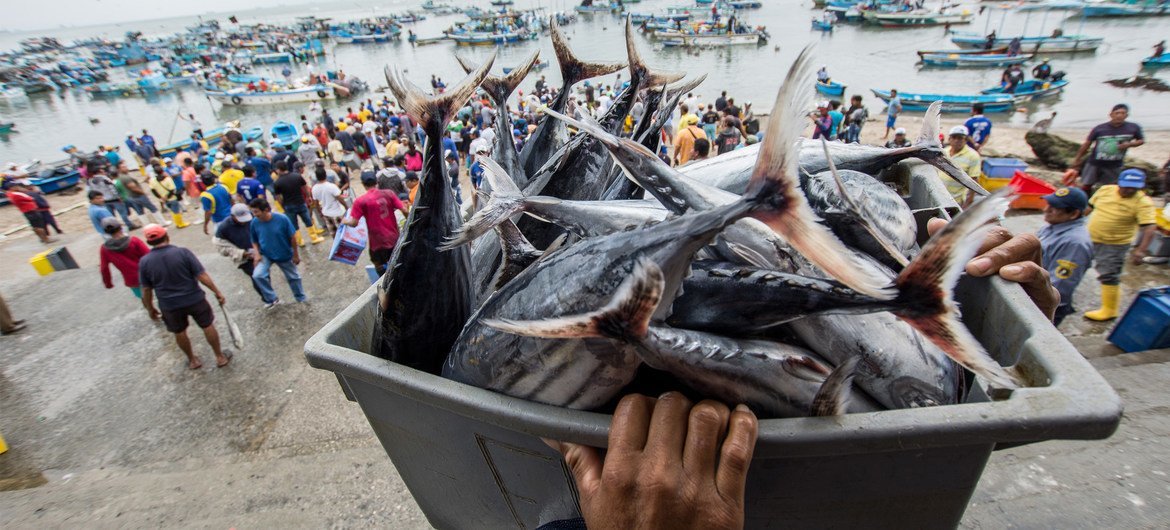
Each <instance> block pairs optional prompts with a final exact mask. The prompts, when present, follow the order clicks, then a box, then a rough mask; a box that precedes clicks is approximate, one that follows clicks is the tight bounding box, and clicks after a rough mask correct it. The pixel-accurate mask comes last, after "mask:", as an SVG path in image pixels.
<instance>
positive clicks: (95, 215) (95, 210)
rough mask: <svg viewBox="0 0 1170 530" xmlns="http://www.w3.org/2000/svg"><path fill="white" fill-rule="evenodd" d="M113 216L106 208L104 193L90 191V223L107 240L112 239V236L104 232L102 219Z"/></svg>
mask: <svg viewBox="0 0 1170 530" xmlns="http://www.w3.org/2000/svg"><path fill="white" fill-rule="evenodd" d="M113 216H114V214H112V213H110V209H109V208H106V198H105V196H104V195H102V192H100V191H97V190H89V222H91V223H93V229H94V230H97V233H99V234H101V235H102V237H104V238H106V239H109V238H110V234H107V233H106V231H105V230H102V219H105V218H107V217H113Z"/></svg>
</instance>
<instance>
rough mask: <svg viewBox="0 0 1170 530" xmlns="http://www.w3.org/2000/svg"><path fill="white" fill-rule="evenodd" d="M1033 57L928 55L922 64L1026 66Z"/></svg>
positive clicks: (985, 54) (996, 54) (987, 54)
mask: <svg viewBox="0 0 1170 530" xmlns="http://www.w3.org/2000/svg"><path fill="white" fill-rule="evenodd" d="M1032 57H1033V56H1031V55H1008V54H1000V53H984V54H967V53H945V54H944V53H937V54H932V53H927V54H924V55H922V64H925V65H927V66H950V67H962V66H975V67H990V66H1008V65H1012V64H1024V63H1025V62H1028V60H1030V59H1031V58H1032Z"/></svg>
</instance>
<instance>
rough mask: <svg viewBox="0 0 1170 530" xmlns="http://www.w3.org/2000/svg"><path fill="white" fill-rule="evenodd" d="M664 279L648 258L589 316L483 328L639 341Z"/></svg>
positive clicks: (488, 322) (498, 321)
mask: <svg viewBox="0 0 1170 530" xmlns="http://www.w3.org/2000/svg"><path fill="white" fill-rule="evenodd" d="M665 287H666V279H665V276H664V275H663V273H662V269H661V268H659V267H658V265H657V264H656V263H654V262H653V261H651V260H650V259H649V258H641V259H639V260H638V261H636V262H635V263H634V270H633V271H632V272H631V273H630V276H629V277H628V278H626V280H625V281H623V282H622V284H621V285H619V286H618V288H617V290H615V291H614V293H613V297H612V299H611V300H610V302H609V303H608V304H606V305H605V307H603V308H601V309H599V310H597V311H593V312H590V313H583V314H579V315H566V316H560V317H553V318H548V319H544V320H527V321H521V320H509V319H502V318H501V319H487V320H484V321H483V323H484V325H486V326H489V327H492V328H495V329H498V330H500V331H503V332H505V333H512V334H515V335H523V336H526V337H539V338H545V339H585V338H597V337H606V338H610V339H615V340H624V341H630V342H633V341H638V340H641V339H642V338H644V337H645V336H646V334H647V333H648V332H649V329H650V318H651V317H652V316H653V315H654V310H655V309H656V308H657V307H658V303H659V302H660V301H661V300H662V291H663V290H664V289H665Z"/></svg>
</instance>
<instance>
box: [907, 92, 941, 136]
mask: <svg viewBox="0 0 1170 530" xmlns="http://www.w3.org/2000/svg"><path fill="white" fill-rule="evenodd" d="M941 130H942V102H941V101H935V102H934V103H931V104H930V106H929V107H927V108H926V114H923V115H922V129H920V130H919V131H918V138H917V139H916V140H914V144H915V145H923V146H928V147H942V144H941V143H939V141H938V134H939V131H941Z"/></svg>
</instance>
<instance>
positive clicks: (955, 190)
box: [938, 125, 983, 208]
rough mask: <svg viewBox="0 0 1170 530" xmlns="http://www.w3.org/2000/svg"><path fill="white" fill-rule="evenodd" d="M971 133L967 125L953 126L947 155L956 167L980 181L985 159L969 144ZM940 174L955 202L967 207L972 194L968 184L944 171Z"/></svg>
mask: <svg viewBox="0 0 1170 530" xmlns="http://www.w3.org/2000/svg"><path fill="white" fill-rule="evenodd" d="M969 134H970V133H969V131H967V127H966V126H964V125H956V126H954V127H953V128H951V134H950V136H948V137H947V150H946V157H947V159H948V160H950V161H951V163H953V164H955V167H958V168H959V169H960V170H962V171H963V172H964V173H966V174H967V175H968V176H970V177H971V180H975V181H978V180H979V176H980V175H981V174H982V173H983V168H982V162H983V160H982V158H981V157H980V156H979V152H978V151H976V150H974V149H971V146H969V145H967V136H969ZM938 175H939V178H941V179H942V181H943V184H944V185H946V187H947V191H948V192H950V194H951V197H954V199H955V202H956V203H958V204H959V206H962V207H964V208H965V207H966V206H967V205H968V204H971V198H972V196H971V193H970V190H968V189H967V187H966V186H963V185H962V184H959V183H958V182H957V181H955V179H953V178H951V177H950V176H948V175H947V174H945V173H943V172H942V171H939V172H938Z"/></svg>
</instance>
